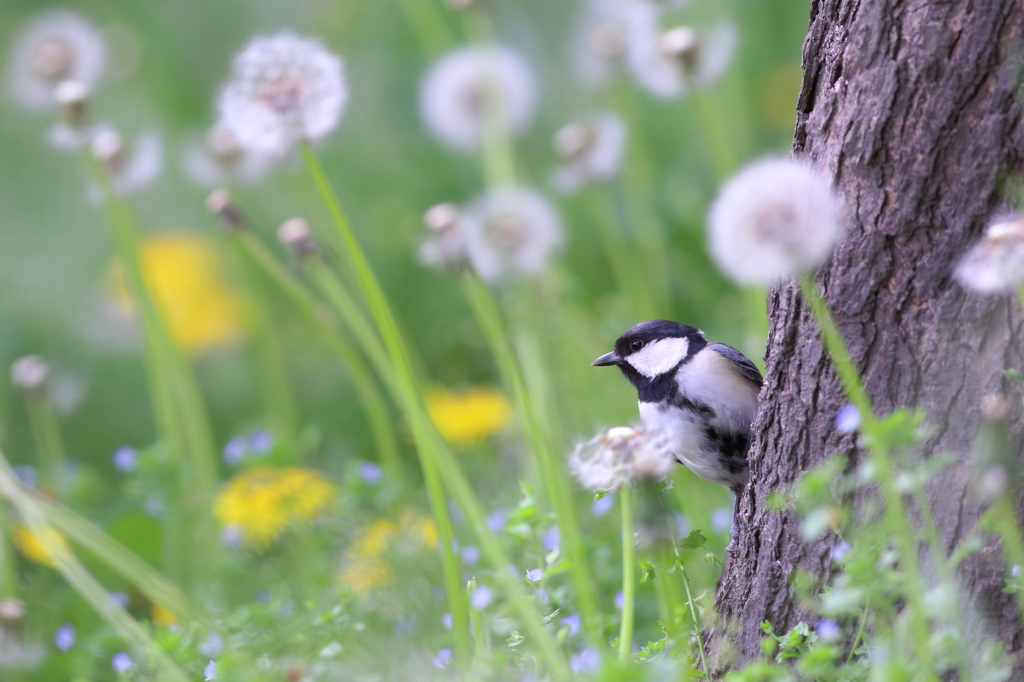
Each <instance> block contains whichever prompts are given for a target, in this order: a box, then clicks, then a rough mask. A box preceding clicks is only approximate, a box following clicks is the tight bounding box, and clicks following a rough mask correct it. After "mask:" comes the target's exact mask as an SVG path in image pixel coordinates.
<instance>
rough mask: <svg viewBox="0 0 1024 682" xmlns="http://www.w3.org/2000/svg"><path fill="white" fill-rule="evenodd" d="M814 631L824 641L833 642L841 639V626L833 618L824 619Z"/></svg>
mask: <svg viewBox="0 0 1024 682" xmlns="http://www.w3.org/2000/svg"><path fill="white" fill-rule="evenodd" d="M814 631H815V632H816V633H817V634H818V637H821V638H822V639H824V640H827V641H832V640H834V639H838V638H839V626H838V625H836V622H835V621H834V620H832V619H831V618H822V619H821V620H819V621H818V623H817V625H815V626H814Z"/></svg>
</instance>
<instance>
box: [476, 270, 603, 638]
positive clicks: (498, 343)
mask: <svg viewBox="0 0 1024 682" xmlns="http://www.w3.org/2000/svg"><path fill="white" fill-rule="evenodd" d="M462 285H463V290H464V291H465V294H466V298H467V299H468V300H469V303H470V306H471V307H472V309H473V314H474V315H475V316H476V320H477V324H478V325H479V326H480V329H481V331H483V334H484V338H485V339H486V341H487V345H488V347H489V348H490V350H491V355H493V356H494V359H495V362H496V363H497V365H498V371H499V372H500V374H501V377H502V380H503V381H504V383H505V386H506V388H507V389H508V390H509V392H510V393H511V395H512V400H513V403H514V404H515V407H516V412H517V413H518V415H519V418H520V420H521V422H522V424H523V428H524V430H525V431H526V437H527V441H528V442H529V444H530V452H531V453H532V454H533V457H534V459H535V460H536V465H537V469H538V471H539V473H540V479H541V485H542V486H543V490H544V493H545V496H546V497H547V498H548V499H549V500H550V502H551V504H552V506H553V507H554V510H555V521H556V522H557V524H558V532H559V537H560V538H561V544H562V547H563V549H564V551H565V554H566V557H567V558H568V559H569V574H570V578H571V580H572V583H573V592H574V594H575V597H576V602H577V607H578V609H579V612H580V616H581V618H582V620H583V626H584V628H585V630H584V631H585V632H586V633H587V636H588V637H589V638H590V639H591V640H592V641H596V640H597V639H598V638H599V637H600V632H599V630H600V617H599V613H598V609H597V594H596V591H595V589H594V581H593V578H592V576H591V575H590V570H589V568H588V567H589V565H590V564H589V561H588V559H587V553H586V546H585V544H584V542H583V534H582V533H581V532H580V526H579V519H578V518H577V516H576V509H575V507H574V505H573V503H572V493H571V492H570V487H569V481H568V479H567V478H566V475H565V469H564V467H563V466H562V462H561V460H560V458H559V457H558V456H557V455H556V453H555V451H554V450H553V449H552V447H551V441H550V439H549V438H548V437H547V435H546V434H545V432H544V428H543V424H542V421H541V416H540V414H538V411H537V409H536V405H535V403H534V402H533V401H532V400H531V397H530V393H529V391H528V390H527V387H526V381H525V379H524V377H523V371H522V368H521V366H520V363H519V361H518V360H517V358H516V354H515V351H514V350H513V348H512V345H511V344H510V343H509V340H508V334H507V332H506V330H505V324H504V322H503V321H502V318H501V313H500V311H499V310H498V306H497V304H496V303H495V301H494V297H493V296H491V292H490V290H489V289H488V288H487V285H486V284H484V283H483V281H481V280H480V278H479V277H477V276H476V275H475V274H473V273H472V272H468V273H467V274H466V275H464V276H463V279H462Z"/></svg>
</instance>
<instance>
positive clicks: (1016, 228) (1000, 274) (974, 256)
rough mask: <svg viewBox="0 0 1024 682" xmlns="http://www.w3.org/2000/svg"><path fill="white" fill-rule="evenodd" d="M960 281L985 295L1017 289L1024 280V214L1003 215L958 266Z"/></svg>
mask: <svg viewBox="0 0 1024 682" xmlns="http://www.w3.org/2000/svg"><path fill="white" fill-rule="evenodd" d="M954 274H955V275H956V279H957V281H959V282H960V283H961V284H962V285H964V286H965V287H967V288H968V289H971V290H972V291H976V292H978V293H981V294H1001V293H1008V292H1010V291H1013V289H1014V287H1017V286H1019V285H1020V284H1022V283H1024V215H1021V214H1011V215H1008V216H1003V217H1001V218H999V219H997V220H996V221H994V222H993V223H992V224H991V225H989V227H988V229H987V230H986V231H985V236H984V237H983V238H982V239H981V241H980V242H978V243H977V244H976V245H975V246H974V247H973V248H972V249H971V250H970V251H968V252H967V253H966V254H965V255H964V257H963V258H962V259H961V260H960V263H959V264H958V265H957V266H956V270H955V272H954Z"/></svg>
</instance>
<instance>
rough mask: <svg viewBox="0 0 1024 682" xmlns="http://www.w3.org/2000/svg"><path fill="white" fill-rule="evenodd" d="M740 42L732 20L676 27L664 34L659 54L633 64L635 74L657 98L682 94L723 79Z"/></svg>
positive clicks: (660, 41) (659, 42)
mask: <svg viewBox="0 0 1024 682" xmlns="http://www.w3.org/2000/svg"><path fill="white" fill-rule="evenodd" d="M738 42H739V35H738V33H737V31H736V27H735V26H734V25H733V24H731V23H730V22H722V23H721V24H718V25H717V26H715V27H714V28H712V29H709V30H707V31H698V30H696V29H693V28H691V27H689V26H677V27H676V28H673V29H671V30H669V31H666V32H665V33H663V34H662V35H661V38H660V39H659V41H658V47H659V54H658V55H657V56H656V57H653V58H651V59H650V61H649V62H647V63H646V64H636V65H634V67H635V68H634V72H633V75H634V77H635V78H636V80H637V82H638V83H639V84H640V86H641V87H643V88H644V89H646V90H647V91H648V92H650V93H651V94H652V95H654V96H656V97H662V98H666V99H667V98H671V97H679V96H681V95H685V94H687V93H689V92H690V91H692V90H700V89H703V88H706V87H708V86H710V85H712V84H713V83H714V82H715V81H717V80H718V79H719V78H721V77H722V75H723V74H725V70H726V69H727V68H728V66H729V63H730V62H731V61H732V57H733V55H734V54H735V52H736V45H737V44H738ZM641 72H642V73H641Z"/></svg>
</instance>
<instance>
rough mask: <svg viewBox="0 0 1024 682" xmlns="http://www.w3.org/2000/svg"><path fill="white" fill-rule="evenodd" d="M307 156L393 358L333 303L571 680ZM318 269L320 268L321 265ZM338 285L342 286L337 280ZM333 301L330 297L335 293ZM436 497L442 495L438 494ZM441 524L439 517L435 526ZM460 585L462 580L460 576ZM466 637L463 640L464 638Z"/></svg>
mask: <svg viewBox="0 0 1024 682" xmlns="http://www.w3.org/2000/svg"><path fill="white" fill-rule="evenodd" d="M301 151H302V156H303V159H304V160H305V162H306V164H307V168H308V169H309V172H310V175H311V176H312V178H313V180H314V184H315V185H316V186H317V189H318V190H319V191H320V194H321V197H322V199H323V200H324V203H325V205H326V206H327V208H328V211H329V212H330V214H331V217H332V218H333V220H334V222H335V226H336V227H337V228H338V231H339V233H340V234H341V241H342V243H343V244H344V246H345V248H344V251H343V252H344V254H345V256H346V258H347V259H348V261H349V265H350V266H351V267H352V269H353V270H354V272H355V274H356V279H357V280H358V282H359V286H360V288H361V289H362V292H363V296H364V298H365V299H366V301H367V304H368V307H369V308H370V311H371V315H372V316H373V318H374V322H375V324H376V326H377V331H379V332H380V334H381V338H382V339H383V340H384V345H385V347H386V348H387V354H385V353H384V350H383V349H382V348H381V344H380V341H379V340H378V339H377V338H376V334H375V333H374V332H373V330H372V328H369V325H368V323H367V321H366V319H365V316H364V315H363V313H362V311H361V310H360V309H359V308H358V307H357V306H355V302H354V300H352V299H351V296H349V295H348V294H347V291H345V290H344V287H343V286H342V285H341V283H340V282H337V287H336V289H337V290H336V291H335V293H337V294H344V296H341V297H335V298H334V299H333V300H332V303H333V304H334V305H335V308H336V309H337V310H338V312H339V314H340V315H341V316H342V318H343V319H344V321H345V323H346V324H347V325H349V326H350V327H351V328H352V329H353V333H354V334H355V336H356V338H357V340H358V341H359V343H360V344H361V345H362V347H363V351H364V352H365V353H366V354H367V356H368V357H369V358H370V361H371V362H372V363H373V364H374V365H375V367H376V369H377V372H378V375H379V376H380V378H381V380H382V381H383V382H384V384H385V386H386V387H387V388H388V389H389V390H391V391H393V393H394V398H395V400H396V402H397V403H398V404H399V406H400V408H401V409H402V411H403V412H404V414H405V416H406V418H407V419H408V420H409V425H410V427H411V429H412V432H413V437H414V439H415V441H416V448H417V452H418V454H419V456H420V462H421V467H422V468H424V469H425V471H427V470H429V471H430V473H431V475H436V473H437V472H438V471H439V472H440V475H441V476H442V477H443V479H444V482H445V484H446V485H447V486H448V489H449V490H450V492H451V494H452V497H454V499H455V501H456V502H457V503H458V505H459V508H460V509H461V510H462V513H463V514H464V515H465V517H466V521H467V523H468V524H469V525H470V527H471V528H472V530H473V532H474V534H475V535H476V536H477V538H478V540H479V542H480V545H481V548H482V549H483V552H484V555H485V556H486V557H487V559H488V561H489V562H490V563H491V564H492V565H493V566H494V567H495V568H497V569H499V571H498V580H499V582H500V583H501V584H502V588H503V590H504V591H505V593H506V594H507V595H509V605H510V607H511V608H512V609H513V610H514V611H515V613H516V614H517V615H518V616H519V618H521V619H522V621H523V623H524V624H525V626H526V629H527V630H528V631H529V632H530V634H531V635H532V636H533V637H534V638H535V639H536V641H537V646H538V648H539V651H540V656H541V658H543V660H544V661H545V663H546V664H547V666H548V672H549V674H550V675H551V677H552V679H555V680H567V679H568V678H569V670H568V667H567V666H566V664H565V661H564V659H563V657H562V656H561V653H560V652H559V650H558V648H557V646H556V645H555V643H554V640H553V638H552V637H551V635H550V633H548V631H547V630H546V629H545V628H544V623H543V621H542V620H541V618H540V614H539V613H538V612H537V608H536V606H535V605H533V603H532V602H531V601H530V599H529V597H528V596H527V595H526V594H525V591H524V590H523V588H522V585H520V584H519V581H518V580H517V579H515V578H513V577H512V576H510V575H509V574H508V573H507V571H505V570H504V569H505V567H506V566H508V563H509V560H508V554H507V553H506V552H505V550H504V548H502V546H501V543H500V541H499V540H498V538H497V536H496V535H495V534H494V533H493V532H492V531H491V530H490V529H489V528H488V527H487V524H486V522H485V520H484V514H483V509H482V507H481V505H480V502H479V500H478V499H477V497H476V495H475V493H474V492H473V489H472V487H471V486H470V484H469V481H468V480H467V479H466V477H465V474H464V473H463V472H462V469H461V467H460V466H459V464H458V461H457V460H456V458H455V456H454V455H453V454H452V452H451V451H450V450H449V449H448V448H447V446H446V445H445V444H444V442H443V441H442V440H441V437H440V435H439V434H438V433H437V430H436V428H434V426H433V424H432V423H431V421H430V418H429V416H427V412H426V408H425V406H424V405H423V401H422V396H421V395H420V393H419V391H418V389H417V386H416V377H415V374H414V373H413V371H412V368H411V366H410V363H409V360H408V355H407V350H406V347H405V345H404V343H403V341H402V338H401V336H400V334H399V332H398V327H397V324H396V322H395V321H394V318H393V317H392V314H391V310H390V307H389V306H388V305H387V302H386V299H385V298H384V293H383V291H382V290H381V289H380V285H379V283H378V282H377V280H376V277H375V276H374V275H373V271H372V270H371V269H370V265H369V262H368V261H367V259H366V256H365V254H364V253H363V251H362V249H361V248H360V246H359V242H358V241H357V240H356V238H355V234H354V233H353V232H352V229H351V227H350V226H349V224H348V221H347V220H346V219H345V215H344V213H343V212H342V211H341V205H340V204H339V203H338V200H337V197H335V195H334V190H333V188H331V186H330V183H329V182H328V180H327V176H326V174H325V173H324V171H323V167H322V166H321V165H320V163H319V160H318V159H317V158H316V156H315V155H314V154H313V152H312V150H311V149H310V148H309V146H308V145H306V144H303V145H302V147H301ZM313 265H314V266H316V263H314V264H313ZM317 269H318V270H319V271H320V272H319V273H317V272H314V273H313V274H314V277H317V278H318V279H320V280H325V279H326V274H329V273H328V272H327V271H326V269H325V268H324V267H323V266H322V264H321V265H320V266H319V267H318V268H317ZM318 275H319V276H318ZM335 281H337V280H336V278H335ZM325 293H328V292H325ZM328 295H329V296H330V294H329V293H328ZM424 463H426V466H424ZM431 490H432V488H431V483H430V480H429V479H428V493H430V491H431ZM433 494H436V492H435V493H433ZM442 503H443V500H442ZM441 513H442V514H443V515H444V516H443V518H448V510H447V506H446V505H443V504H442V510H441ZM437 520H438V519H437V517H436V516H435V521H437ZM449 523H450V519H449ZM438 526H439V528H438V532H439V534H441V535H442V543H443V545H444V546H443V547H442V552H449V553H450V555H451V557H452V560H453V563H454V554H451V543H450V542H447V543H446V542H445V541H444V536H443V532H442V530H441V527H440V526H441V523H440V522H438ZM443 556H444V555H442V557H443ZM455 579H456V580H458V576H457V575H456V576H455ZM446 584H447V583H446ZM456 585H457V586H456V589H455V590H454V591H449V593H448V599H449V609H450V610H451V613H452V621H453V626H454V625H455V622H456V614H461V615H462V623H463V631H464V632H465V633H466V634H465V642H464V646H465V647H466V649H467V651H468V627H467V626H468V621H467V618H466V614H467V611H468V605H467V604H466V602H465V592H464V591H463V590H462V589H461V585H460V584H459V583H456ZM456 609H458V610H456ZM461 637H463V635H460V638H461ZM457 641H458V640H457Z"/></svg>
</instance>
